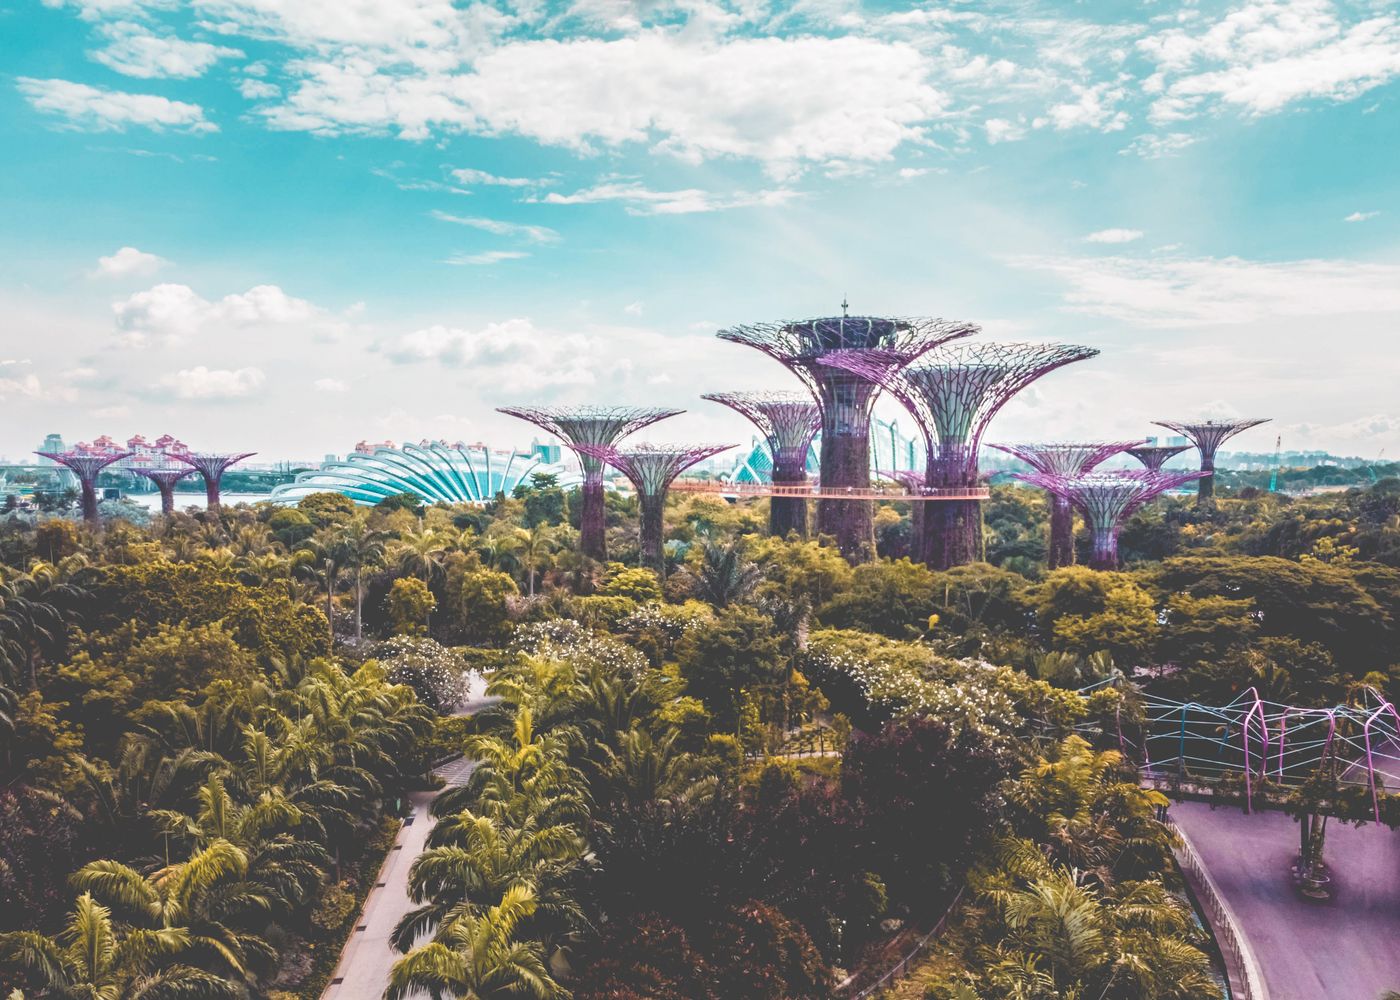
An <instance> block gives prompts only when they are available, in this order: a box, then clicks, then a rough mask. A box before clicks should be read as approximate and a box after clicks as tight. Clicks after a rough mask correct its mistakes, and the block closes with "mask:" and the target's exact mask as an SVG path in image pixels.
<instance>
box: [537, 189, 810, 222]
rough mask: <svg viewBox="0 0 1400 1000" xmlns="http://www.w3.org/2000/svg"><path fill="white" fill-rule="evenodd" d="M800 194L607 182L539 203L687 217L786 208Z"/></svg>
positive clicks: (786, 190) (549, 195)
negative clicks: (613, 206) (609, 205)
mask: <svg viewBox="0 0 1400 1000" xmlns="http://www.w3.org/2000/svg"><path fill="white" fill-rule="evenodd" d="M799 197H801V193H800V192H798V191H793V190H791V189H789V188H777V189H773V190H768V191H752V192H743V191H741V192H737V193H735V194H729V195H717V194H713V193H711V192H708V191H701V190H699V189H698V188H687V189H685V190H682V191H652V190H651V189H649V188H647V187H646V186H645V185H644V184H642V183H641V182H640V181H609V182H605V183H603V184H598V185H596V186H594V187H591V188H585V189H583V190H581V191H575V192H574V193H573V194H560V193H559V192H557V191H551V192H550V193H549V194H547V195H545V196H544V197H543V198H541V199H538V200H540V201H542V202H544V203H545V204H546V205H590V204H594V203H596V202H603V201H620V202H623V203H624V204H626V206H627V212H628V214H630V215H686V214H690V213H693V212H719V211H723V210H725V209H730V208H750V207H755V206H757V207H764V208H771V207H774V206H778V205H785V204H787V203H788V202H790V201H792V200H793V199H794V198H799Z"/></svg>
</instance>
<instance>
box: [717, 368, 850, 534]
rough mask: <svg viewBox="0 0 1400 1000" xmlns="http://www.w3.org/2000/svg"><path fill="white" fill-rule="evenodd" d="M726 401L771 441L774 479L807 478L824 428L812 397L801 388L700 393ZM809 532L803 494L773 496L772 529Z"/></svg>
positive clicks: (777, 482)
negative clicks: (811, 453)
mask: <svg viewBox="0 0 1400 1000" xmlns="http://www.w3.org/2000/svg"><path fill="white" fill-rule="evenodd" d="M700 398H701V399H708V400H710V401H711V402H714V403H723V404H724V405H725V406H728V407H730V408H731V409H734V410H738V411H739V412H740V413H742V414H743V415H744V416H746V417H748V418H749V420H750V421H752V422H753V424H754V426H755V427H757V428H758V430H759V432H760V433H761V434H762V435H763V437H764V440H765V441H766V442H767V443H768V453H769V454H770V455H771V456H772V457H773V483H774V484H775V485H778V486H782V485H793V484H802V485H805V484H806V482H807V452H808V451H809V450H810V449H811V447H812V439H813V438H814V437H816V436H817V431H819V430H821V426H822V415H821V411H820V410H818V409H817V405H816V404H815V403H813V402H812V400H811V399H810V398H809V397H808V396H806V395H804V394H802V393H797V392H711V393H707V394H706V395H704V396H702V397H700ZM790 531H795V532H797V533H798V534H799V535H806V534H807V501H806V499H805V498H803V497H777V496H775V497H773V498H771V500H770V501H769V506H768V533H769V534H770V535H773V536H775V537H778V538H785V537H787V534H788V532H790Z"/></svg>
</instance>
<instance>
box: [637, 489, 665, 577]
mask: <svg viewBox="0 0 1400 1000" xmlns="http://www.w3.org/2000/svg"><path fill="white" fill-rule="evenodd" d="M638 499H639V501H640V503H641V508H642V530H641V548H642V565H644V566H650V567H651V568H652V569H654V570H656V575H657V576H658V577H660V578H661V579H663V580H664V579H665V578H666V555H665V551H664V549H663V536H664V535H665V533H666V519H665V511H666V494H665V493H661V494H659V495H655V496H647V495H639V497H638Z"/></svg>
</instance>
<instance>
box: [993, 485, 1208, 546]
mask: <svg viewBox="0 0 1400 1000" xmlns="http://www.w3.org/2000/svg"><path fill="white" fill-rule="evenodd" d="M1202 475H1204V473H1201V472H1153V471H1151V470H1150V469H1115V470H1112V471H1108V470H1100V471H1098V472H1090V473H1088V474H1086V475H1083V476H1076V477H1074V478H1066V477H1064V476H1057V475H1054V474H1052V473H1048V472H1027V473H1017V474H1016V478H1017V479H1021V480H1024V481H1025V482H1028V483H1031V484H1032V485H1035V486H1039V487H1040V488H1041V489H1044V490H1048V491H1050V492H1051V493H1054V494H1055V495H1056V496H1062V497H1065V498H1066V499H1068V500H1069V502H1070V503H1072V504H1074V506H1076V507H1078V508H1079V512H1080V513H1081V514H1083V515H1084V520H1085V521H1086V522H1088V525H1089V534H1090V536H1091V537H1092V539H1093V551H1092V553H1091V555H1090V556H1089V566H1090V568H1092V569H1117V568H1118V533H1119V531H1121V530H1122V528H1123V522H1124V521H1126V520H1127V519H1128V516H1129V515H1130V514H1132V513H1133V511H1135V510H1137V509H1138V508H1139V507H1141V506H1142V505H1143V504H1145V503H1147V501H1149V500H1151V499H1152V498H1153V497H1156V496H1158V495H1159V494H1162V493H1165V492H1166V491H1167V490H1170V489H1175V488H1176V487H1178V486H1180V485H1181V484H1182V483H1186V482H1190V481H1191V480H1192V479H1199V478H1200V477H1201V476H1202Z"/></svg>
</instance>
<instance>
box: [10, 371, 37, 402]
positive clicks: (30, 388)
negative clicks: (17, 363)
mask: <svg viewBox="0 0 1400 1000" xmlns="http://www.w3.org/2000/svg"><path fill="white" fill-rule="evenodd" d="M47 395H48V393H47V391H46V390H45V388H44V384H43V383H42V382H40V381H39V378H38V376H36V375H32V374H30V375H25V376H23V377H21V378H0V402H4V403H8V402H10V401H12V400H15V399H28V400H36V399H44V398H46V397H47Z"/></svg>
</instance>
